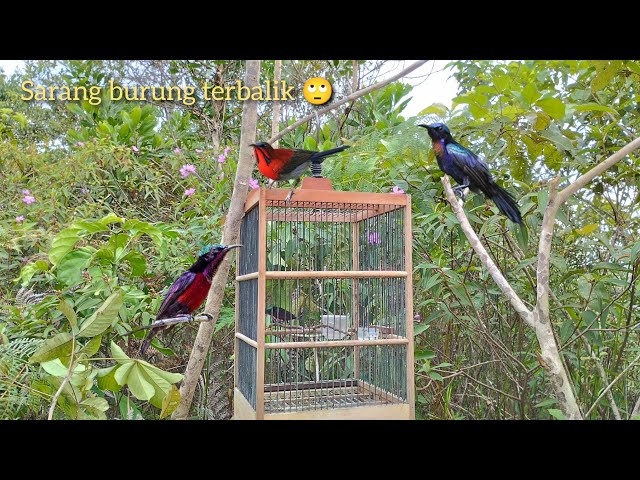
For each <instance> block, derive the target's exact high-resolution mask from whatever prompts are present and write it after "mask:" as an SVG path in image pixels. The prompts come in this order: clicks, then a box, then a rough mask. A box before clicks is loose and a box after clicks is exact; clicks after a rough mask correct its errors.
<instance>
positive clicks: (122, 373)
mask: <svg viewBox="0 0 640 480" xmlns="http://www.w3.org/2000/svg"><path fill="white" fill-rule="evenodd" d="M135 363H136V362H135V361H134V360H132V361H130V362H127V363H125V364H124V365H120V367H118V369H117V370H116V371H115V372H114V375H113V378H114V379H115V381H116V382H118V385H121V386H125V385H126V384H127V382H128V381H129V380H128V379H129V373H130V372H131V369H132V368H133V366H134V365H135Z"/></svg>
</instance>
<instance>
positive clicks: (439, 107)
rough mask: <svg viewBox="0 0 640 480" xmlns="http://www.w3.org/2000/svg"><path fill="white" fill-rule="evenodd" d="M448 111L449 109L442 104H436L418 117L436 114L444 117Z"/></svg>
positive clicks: (421, 112) (422, 111)
mask: <svg viewBox="0 0 640 480" xmlns="http://www.w3.org/2000/svg"><path fill="white" fill-rule="evenodd" d="M448 111H449V109H448V108H447V107H446V106H445V105H443V104H442V103H434V104H432V105H429V106H428V107H427V108H425V109H424V110H421V111H420V113H418V116H422V115H432V114H435V115H439V116H441V117H444V116H445V115H446V114H447V112H448Z"/></svg>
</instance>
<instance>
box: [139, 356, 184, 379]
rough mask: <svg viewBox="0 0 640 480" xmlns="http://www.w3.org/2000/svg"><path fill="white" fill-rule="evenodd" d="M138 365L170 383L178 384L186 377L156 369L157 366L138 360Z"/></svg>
mask: <svg viewBox="0 0 640 480" xmlns="http://www.w3.org/2000/svg"><path fill="white" fill-rule="evenodd" d="M138 363H140V364H141V365H142V366H143V367H144V368H145V370H149V371H152V372H154V373H155V374H156V375H158V376H159V377H161V378H162V379H163V380H165V381H166V382H168V383H177V382H179V381H180V380H182V379H183V378H184V375H182V374H181V373H171V372H166V371H164V370H162V369H160V368H158V367H156V366H155V365H151V364H150V363H148V362H145V361H144V360H138Z"/></svg>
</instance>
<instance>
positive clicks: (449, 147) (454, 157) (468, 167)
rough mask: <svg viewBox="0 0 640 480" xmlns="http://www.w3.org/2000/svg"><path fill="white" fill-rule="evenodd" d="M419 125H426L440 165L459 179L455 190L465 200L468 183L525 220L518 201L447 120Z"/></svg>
mask: <svg viewBox="0 0 640 480" xmlns="http://www.w3.org/2000/svg"><path fill="white" fill-rule="evenodd" d="M419 126H420V127H424V128H426V129H427V132H428V133H429V137H431V143H432V145H433V152H434V153H435V155H436V159H437V160H438V167H440V170H442V171H443V172H444V173H446V174H447V175H451V176H452V177H453V179H454V180H455V181H456V182H457V183H458V185H456V186H455V187H453V190H454V191H455V192H456V193H457V194H458V195H460V196H461V197H462V199H463V200H464V198H465V195H464V193H463V192H462V191H463V190H464V189H465V188H467V187H468V188H469V189H470V190H471V191H472V192H475V193H481V192H482V193H483V194H484V195H485V196H487V197H489V198H490V199H491V200H493V202H494V203H495V204H496V206H497V207H498V210H500V211H501V212H502V213H503V214H504V215H505V216H506V217H507V218H508V219H509V220H511V221H512V222H514V223H517V224H519V225H523V224H524V223H523V221H522V215H521V214H520V209H519V208H518V204H517V203H516V201H515V200H514V199H513V197H512V196H511V194H510V193H509V192H507V191H506V190H505V189H504V188H502V187H500V186H499V185H497V184H496V183H495V182H494V180H493V177H492V176H491V173H490V172H489V166H488V165H487V164H486V163H485V162H484V161H483V160H482V159H480V158H478V156H477V155H476V154H475V153H473V152H472V151H471V150H468V149H466V148H464V147H463V146H462V145H460V144H459V143H458V142H456V141H455V140H454V139H453V137H452V136H451V132H450V131H449V127H447V126H446V125H445V124H444V123H432V124H430V125H419Z"/></svg>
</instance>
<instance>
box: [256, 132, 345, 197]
mask: <svg viewBox="0 0 640 480" xmlns="http://www.w3.org/2000/svg"><path fill="white" fill-rule="evenodd" d="M250 146H252V147H253V152H254V154H255V156H256V160H257V162H258V170H260V173H262V174H263V175H264V176H265V177H267V178H269V179H270V180H272V181H279V180H292V179H295V180H296V183H295V185H294V187H293V188H294V189H295V187H296V185H297V184H298V181H299V180H300V177H301V176H302V174H303V173H304V172H306V171H307V169H308V168H309V167H311V171H312V173H313V176H314V177H321V176H322V166H321V164H322V162H323V161H324V159H325V158H326V157H328V156H329V155H333V154H334V153H338V152H342V151H343V150H346V149H347V148H349V145H342V146H341V147H337V148H332V149H330V150H325V151H324V152H314V151H312V150H301V149H298V148H273V147H272V146H271V145H269V144H268V143H267V142H258V143H252V144H251V145H250ZM272 181H270V182H269V183H270V184H272V183H273V182H272ZM292 194H293V190H291V193H289V195H288V196H287V200H290V199H291V195H292Z"/></svg>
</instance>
